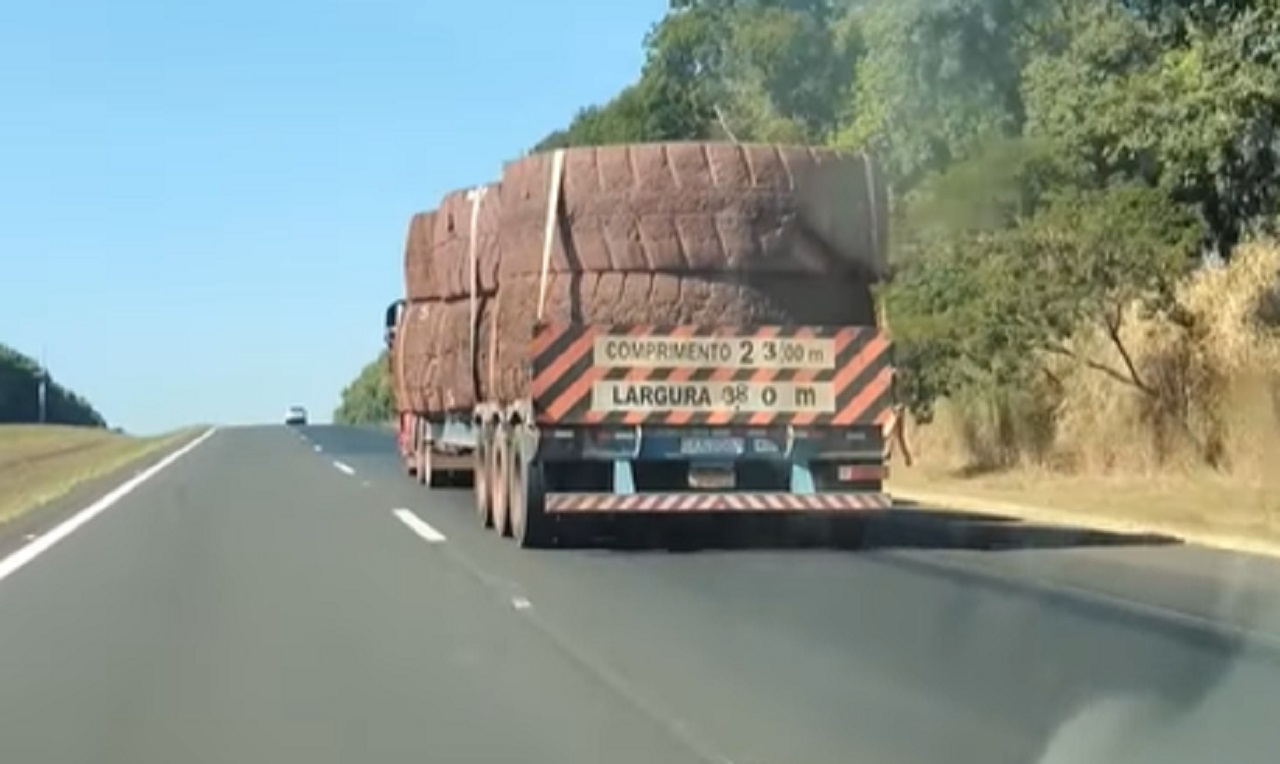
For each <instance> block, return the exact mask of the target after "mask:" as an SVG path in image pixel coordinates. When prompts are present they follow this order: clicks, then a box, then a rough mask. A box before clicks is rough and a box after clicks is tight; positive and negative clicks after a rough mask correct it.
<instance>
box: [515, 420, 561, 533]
mask: <svg viewBox="0 0 1280 764" xmlns="http://www.w3.org/2000/svg"><path fill="white" fill-rule="evenodd" d="M517 442H518V439H517ZM513 453H514V455H515V459H514V460H513V462H512V465H511V485H510V489H509V490H510V502H511V535H513V536H515V538H516V543H518V544H519V545H520V546H521V547H522V548H524V549H538V548H541V547H546V546H550V545H551V544H550V542H551V528H550V527H549V526H550V522H549V521H550V518H548V517H547V515H546V498H547V488H546V476H545V474H544V469H545V468H544V467H543V464H542V462H535V461H533V459H532V458H530V457H531V455H530V454H527V453H525V450H524V448H522V447H519V446H517V447H516V448H515V449H513Z"/></svg>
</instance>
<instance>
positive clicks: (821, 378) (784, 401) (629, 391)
mask: <svg viewBox="0 0 1280 764" xmlns="http://www.w3.org/2000/svg"><path fill="white" fill-rule="evenodd" d="M532 358H533V368H532V370H531V371H532V378H533V383H532V396H533V404H534V409H535V411H536V412H537V417H538V421H539V422H540V423H542V424H583V425H586V424H594V425H668V426H695V427H696V426H708V425H748V426H757V427H758V426H769V425H773V426H778V425H798V426H799V425H819V426H822V425H828V426H830V425H839V426H852V425H875V424H883V423H884V422H885V421H888V417H889V415H890V403H891V386H892V382H893V367H892V365H891V363H890V344H889V340H888V337H887V336H886V335H885V334H884V333H883V332H881V331H880V330H879V329H876V328H875V327H814V326H806V327H779V326H761V327H752V328H751V329H749V330H744V329H741V328H732V329H714V328H712V329H701V328H698V327H692V326H674V327H671V326H668V327H662V326H599V325H589V324H549V325H541V326H537V327H535V328H534V337H533V353H532Z"/></svg>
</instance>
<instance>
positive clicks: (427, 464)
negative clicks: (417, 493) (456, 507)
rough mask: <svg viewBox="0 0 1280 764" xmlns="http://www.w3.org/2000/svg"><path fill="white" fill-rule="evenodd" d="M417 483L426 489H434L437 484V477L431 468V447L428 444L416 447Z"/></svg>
mask: <svg viewBox="0 0 1280 764" xmlns="http://www.w3.org/2000/svg"><path fill="white" fill-rule="evenodd" d="M418 482H419V483H420V484H421V485H424V486H426V487H427V488H428V489H430V488H435V487H436V485H437V482H438V477H437V476H436V473H435V471H434V470H433V469H432V468H431V445H430V444H428V443H421V444H419V445H418Z"/></svg>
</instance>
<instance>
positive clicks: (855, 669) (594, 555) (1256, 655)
mask: <svg viewBox="0 0 1280 764" xmlns="http://www.w3.org/2000/svg"><path fill="white" fill-rule="evenodd" d="M308 437H309V438H310V440H311V441H312V442H314V443H317V444H320V445H321V448H323V449H324V453H325V454H326V456H328V457H331V458H341V459H344V460H346V461H347V462H349V463H350V464H351V465H353V466H354V468H355V470H356V471H357V473H358V474H359V475H360V476H361V477H362V479H368V480H369V481H370V482H371V483H372V484H373V486H375V488H374V490H379V491H385V492H386V493H387V495H388V501H391V502H398V503H401V504H405V505H407V506H413V507H415V508H416V509H417V511H418V512H419V513H420V514H421V515H422V516H423V517H425V518H427V519H428V520H429V521H430V522H431V523H433V524H434V525H435V526H436V527H439V528H441V529H442V530H444V531H445V532H446V534H448V535H449V537H450V540H451V545H452V548H453V549H454V550H455V551H456V552H457V553H458V554H459V555H461V556H462V557H463V558H464V559H465V561H466V563H467V564H468V565H471V566H474V567H476V568H480V569H483V570H485V571H486V573H487V575H489V576H491V577H493V578H496V579H499V580H502V581H508V582H511V581H515V582H520V584H519V589H520V591H521V592H522V593H524V594H527V595H528V597H529V598H530V599H531V601H533V602H534V605H535V607H536V608H538V610H539V612H540V613H541V614H542V615H543V616H544V617H545V618H546V619H548V620H549V621H551V622H553V623H554V624H556V626H557V628H558V629H559V630H560V631H561V632H562V633H563V634H565V635H567V636H566V637H565V639H566V640H570V641H572V642H573V643H574V644H575V645H576V646H577V649H580V650H582V651H584V652H590V653H592V654H595V655H598V656H602V657H601V660H602V661H603V662H606V663H608V664H609V665H610V666H611V667H612V668H613V670H615V671H616V672H618V674H619V675H620V676H622V677H624V678H625V681H627V682H628V683H629V684H630V686H631V687H632V688H633V690H634V691H635V692H637V693H642V694H644V695H645V696H646V697H649V698H652V699H654V700H653V701H652V702H653V703H655V704H658V705H661V706H662V707H663V708H665V709H667V711H668V713H670V714H672V715H673V716H674V717H676V718H682V719H696V720H697V726H698V729H700V730H704V731H705V734H706V735H707V736H708V738H709V739H712V740H714V741H715V743H716V745H717V746H718V750H719V751H721V752H722V753H723V755H725V756H727V757H730V758H732V759H733V760H734V761H843V760H848V756H849V754H850V753H851V752H855V751H856V752H858V753H861V754H863V755H864V756H865V757H866V760H868V761H942V760H945V761H974V762H983V761H985V762H994V761H1010V762H1013V761H1019V762H1025V761H1042V760H1043V761H1059V760H1063V759H1061V758H1055V757H1061V756H1067V755H1076V754H1079V755H1084V754H1085V753H1087V751H1086V750H1085V749H1079V750H1078V747H1079V746H1084V745H1085V741H1087V742H1088V744H1090V745H1093V746H1096V748H1095V749H1092V750H1101V751H1104V752H1107V753H1108V754H1110V755H1114V756H1116V757H1118V758H1117V759H1116V760H1123V761H1143V762H1145V761H1204V760H1212V757H1210V759H1205V758H1197V756H1196V754H1197V752H1198V751H1200V750H1201V748H1200V746H1202V745H1219V746H1222V747H1221V748H1218V749H1217V750H1218V751H1229V752H1230V753H1231V755H1232V756H1234V757H1235V759H1236V760H1239V761H1264V760H1266V761H1270V760H1272V759H1273V758H1274V757H1273V754H1272V752H1273V751H1274V750H1276V749H1277V743H1278V742H1280V733H1277V732H1276V731H1274V730H1272V729H1270V728H1269V727H1271V726H1273V725H1268V724H1267V721H1266V720H1267V719H1269V718H1270V714H1271V711H1270V710H1269V709H1274V708H1276V707H1278V706H1280V664H1277V659H1276V655H1277V652H1276V650H1275V648H1276V647H1277V646H1278V645H1280V629H1275V628H1274V624H1275V616H1276V614H1277V612H1280V597H1278V596H1277V595H1276V594H1275V593H1274V591H1275V586H1274V582H1275V581H1276V580H1280V566H1278V565H1277V564H1276V563H1275V562H1273V561H1269V560H1262V559H1258V558H1250V557H1246V556H1238V555H1228V554H1224V553H1217V552H1211V551H1209V550H1203V549H1195V548H1189V547H1180V546H1164V547H1146V548H1143V547H1132V546H1114V545H1103V546H1080V547H1075V548H1072V547H1071V546H1070V545H1066V542H1069V541H1075V542H1076V543H1078V544H1085V543H1090V544H1114V543H1115V541H1116V540H1115V539H1104V538H1098V537H1097V536H1096V535H1094V534H1087V533H1080V532H1062V531H1055V532H1050V531H1048V530H1047V529H1037V528H1031V529H1027V530H1024V531H1014V530H1003V531H1001V530H999V527H1000V526H1001V525H1002V524H996V526H995V530H992V527H993V526H992V525H991V524H989V523H977V524H975V526H976V530H974V531H973V532H972V533H969V532H962V533H957V532H956V530H955V528H954V527H950V526H951V525H952V524H951V523H944V522H943V521H942V520H938V519H936V518H929V517H927V516H925V519H923V520H917V519H915V518H916V517H917V516H915V515H912V516H908V517H910V518H912V519H910V520H907V521H903V522H901V523H897V524H896V525H895V524H894V523H891V522H882V523H879V524H877V525H876V526H874V527H873V529H872V530H871V532H869V534H868V536H869V538H868V541H869V542H872V543H875V544H879V545H883V546H885V547H888V548H887V549H883V550H878V551H877V550H863V551H857V552H847V551H832V552H824V551H815V550H802V551H792V552H783V551H768V550H734V551H728V552H699V553H695V554H669V553H664V552H661V551H654V552H642V553H617V552H599V551H563V550H562V551H557V552H551V553H533V554H529V553H520V552H518V551H516V550H515V549H514V548H513V545H512V544H511V542H509V541H500V540H498V539H496V538H494V537H493V536H492V534H488V533H484V532H481V531H480V530H479V529H478V528H477V523H475V522H474V521H473V518H472V515H471V514H470V505H469V495H468V494H466V493H465V492H457V491H452V492H451V491H434V492H425V491H423V490H422V489H420V488H417V487H416V486H413V484H412V483H410V482H409V481H407V480H405V479H404V478H403V476H402V475H401V474H400V472H399V470H400V466H399V464H398V461H397V460H396V457H395V454H394V444H393V442H392V441H391V439H390V437H389V436H387V435H384V434H382V433H373V432H368V431H360V430H355V431H353V430H344V429H328V428H313V429H312V430H311V431H310V432H309V433H308ZM929 525H946V526H948V527H947V529H946V530H943V531H939V530H938V529H937V528H929V527H924V526H929ZM989 533H990V534H993V535H994V536H995V537H996V538H997V540H999V541H1000V542H1001V543H1002V544H1003V545H1005V546H1010V545H1013V544H1014V542H1016V541H1017V540H1018V539H1019V534H1021V535H1022V536H1024V537H1025V538H1023V541H1024V543H1025V544H1026V545H1031V546H1034V545H1037V544H1043V545H1047V546H1048V547H1049V548H1045V549H1026V548H1024V549H1017V548H1013V549H1008V550H1007V551H1000V552H982V551H974V550H970V549H965V548H956V547H957V545H956V544H955V543H949V542H955V541H956V540H959V541H961V542H969V541H972V542H976V543H974V544H973V545H974V546H976V547H981V546H983V545H984V544H983V543H982V542H984V541H985V540H986V539H985V536H986V535H988V534H989ZM959 546H960V547H963V546H965V544H964V543H961V544H959ZM897 547H902V548H900V549H899V548H897ZM921 547H923V548H921ZM931 547H932V548H931ZM602 603H610V604H608V605H602ZM602 606H604V607H608V608H609V611H608V612H609V615H608V617H607V618H601V617H600V608H601V607H602ZM1117 718H1121V719H1126V720H1127V721H1126V723H1125V724H1123V725H1120V726H1119V727H1117V726H1116V725H1117V722H1116V721H1115V720H1116V719H1117ZM1210 750H1213V749H1210ZM1100 755H1101V754H1100ZM1066 760H1070V759H1066ZM1084 760H1090V759H1088V758H1085V759H1084ZM1094 760H1098V759H1096V758H1095V759H1094ZM1101 760H1106V759H1105V758H1104V759H1101Z"/></svg>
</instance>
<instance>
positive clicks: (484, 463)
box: [471, 430, 493, 528]
mask: <svg viewBox="0 0 1280 764" xmlns="http://www.w3.org/2000/svg"><path fill="white" fill-rule="evenodd" d="M491 447H492V444H491V443H490V442H489V438H488V437H487V436H486V434H485V433H484V431H483V430H482V431H481V432H480V433H479V436H478V437H477V438H476V450H475V451H473V452H471V456H472V459H473V460H474V465H475V466H474V470H473V472H474V474H475V478H474V482H475V488H474V495H475V497H476V515H477V516H478V517H479V518H480V527H482V528H488V527H489V526H490V525H492V524H493V514H492V512H490V509H491V508H490V506H489V486H490V483H489V451H490V448H491Z"/></svg>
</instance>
